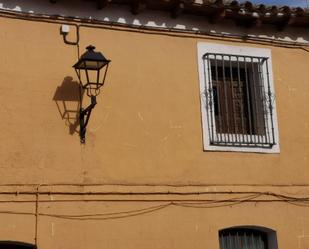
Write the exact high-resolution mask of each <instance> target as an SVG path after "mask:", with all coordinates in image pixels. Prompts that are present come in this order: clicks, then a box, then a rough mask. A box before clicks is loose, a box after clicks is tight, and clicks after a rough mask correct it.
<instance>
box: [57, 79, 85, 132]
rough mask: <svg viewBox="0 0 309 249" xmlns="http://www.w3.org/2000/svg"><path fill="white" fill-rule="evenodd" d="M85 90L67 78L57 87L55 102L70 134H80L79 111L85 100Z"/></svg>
mask: <svg viewBox="0 0 309 249" xmlns="http://www.w3.org/2000/svg"><path fill="white" fill-rule="evenodd" d="M83 95H84V90H83V89H82V88H81V87H80V85H79V83H78V82H76V81H73V78H72V77H71V76H66V77H65V78H64V79H63V81H62V83H61V85H60V86H58V87H57V89H56V92H55V94H54V97H53V100H54V101H55V103H56V106H57V109H58V112H59V114H60V117H61V118H62V119H63V120H65V124H66V125H67V126H68V127H69V133H70V134H71V135H73V134H74V133H79V130H77V127H78V126H79V110H80V108H81V103H82V100H83Z"/></svg>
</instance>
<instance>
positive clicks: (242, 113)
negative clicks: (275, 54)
mask: <svg viewBox="0 0 309 249" xmlns="http://www.w3.org/2000/svg"><path fill="white" fill-rule="evenodd" d="M236 58H237V74H238V88H239V93H240V94H241V103H240V108H241V110H240V114H241V128H242V140H243V141H242V142H245V139H244V138H245V135H244V134H245V131H244V126H245V124H244V104H245V103H244V100H243V97H244V95H243V94H244V92H243V89H241V80H240V70H239V68H240V67H239V56H236Z"/></svg>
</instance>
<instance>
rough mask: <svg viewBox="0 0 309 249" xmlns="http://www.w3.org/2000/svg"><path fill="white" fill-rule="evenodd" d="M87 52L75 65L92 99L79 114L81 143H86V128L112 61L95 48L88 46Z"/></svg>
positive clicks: (83, 86)
mask: <svg viewBox="0 0 309 249" xmlns="http://www.w3.org/2000/svg"><path fill="white" fill-rule="evenodd" d="M86 49H87V51H86V52H85V53H84V54H83V55H82V56H81V57H80V59H79V60H78V62H76V63H75V64H74V66H73V67H74V68H75V71H76V74H77V77H78V79H79V82H80V85H81V87H82V88H83V89H85V90H86V92H87V95H88V96H89V97H90V98H91V104H90V105H89V106H88V107H86V108H85V109H83V108H81V109H80V113H79V121H80V141H81V143H85V135H86V127H87V124H88V121H89V118H90V115H91V111H92V109H93V108H94V107H95V105H96V104H97V100H96V96H97V95H98V94H99V93H100V88H101V87H102V86H103V85H104V82H105V79H106V74H107V70H108V65H109V63H110V60H108V59H106V58H105V57H104V55H103V54H102V53H101V52H96V51H94V50H95V47H94V46H91V45H90V46H88V47H87V48H86Z"/></svg>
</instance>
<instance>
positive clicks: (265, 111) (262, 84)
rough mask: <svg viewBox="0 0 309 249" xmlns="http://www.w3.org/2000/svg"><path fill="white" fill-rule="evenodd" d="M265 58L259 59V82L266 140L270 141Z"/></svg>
mask: <svg viewBox="0 0 309 249" xmlns="http://www.w3.org/2000/svg"><path fill="white" fill-rule="evenodd" d="M262 67H263V60H261V59H259V64H258V69H259V76H260V78H259V82H260V87H259V89H260V95H261V98H262V105H263V118H264V120H263V124H264V127H263V128H264V132H265V142H264V143H266V144H267V143H269V140H268V139H269V129H268V118H267V106H266V103H265V101H266V99H265V95H264V94H265V89H264V76H263V68H262Z"/></svg>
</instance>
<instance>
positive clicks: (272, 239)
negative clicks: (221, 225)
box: [219, 227, 278, 249]
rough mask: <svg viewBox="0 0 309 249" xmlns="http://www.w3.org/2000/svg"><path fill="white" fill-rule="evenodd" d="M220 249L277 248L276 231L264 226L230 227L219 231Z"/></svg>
mask: <svg viewBox="0 0 309 249" xmlns="http://www.w3.org/2000/svg"><path fill="white" fill-rule="evenodd" d="M219 243H220V249H278V243H277V236H276V232H275V231H274V230H272V229H269V228H264V227H232V228H227V229H223V230H220V231H219Z"/></svg>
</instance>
